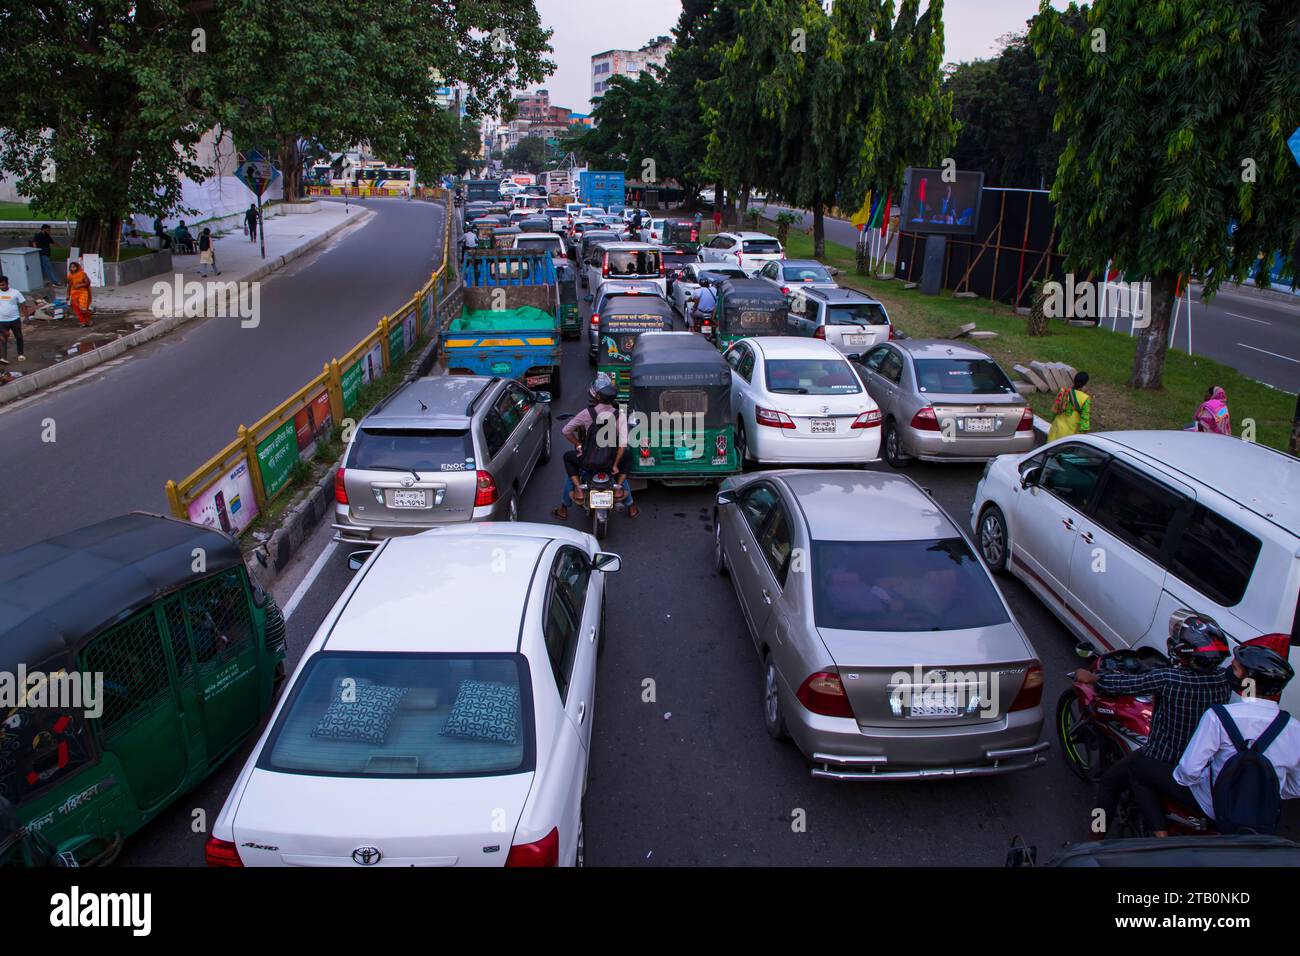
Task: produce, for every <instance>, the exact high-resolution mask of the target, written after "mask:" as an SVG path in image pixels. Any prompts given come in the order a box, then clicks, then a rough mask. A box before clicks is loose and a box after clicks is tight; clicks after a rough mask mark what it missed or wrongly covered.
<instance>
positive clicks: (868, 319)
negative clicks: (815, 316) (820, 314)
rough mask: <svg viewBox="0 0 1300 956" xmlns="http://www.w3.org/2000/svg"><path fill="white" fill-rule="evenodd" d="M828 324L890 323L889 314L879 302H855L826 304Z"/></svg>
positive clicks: (862, 324) (864, 324) (863, 324)
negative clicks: (849, 303)
mask: <svg viewBox="0 0 1300 956" xmlns="http://www.w3.org/2000/svg"><path fill="white" fill-rule="evenodd" d="M826 324H827V325H860V326H868V325H888V324H889V316H888V315H887V314H886V313H885V308H884V306H882V305H880V304H879V303H877V302H854V303H853V304H851V305H828V306H826Z"/></svg>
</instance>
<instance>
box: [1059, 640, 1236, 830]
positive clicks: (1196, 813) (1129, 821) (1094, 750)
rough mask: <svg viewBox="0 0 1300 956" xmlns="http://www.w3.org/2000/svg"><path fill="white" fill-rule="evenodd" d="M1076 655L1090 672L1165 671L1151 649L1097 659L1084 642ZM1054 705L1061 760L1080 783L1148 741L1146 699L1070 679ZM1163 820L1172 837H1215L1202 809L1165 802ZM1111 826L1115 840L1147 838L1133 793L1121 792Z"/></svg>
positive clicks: (1162, 658)
mask: <svg viewBox="0 0 1300 956" xmlns="http://www.w3.org/2000/svg"><path fill="white" fill-rule="evenodd" d="M1078 653H1079V656H1080V657H1087V658H1088V660H1089V665H1090V667H1091V669H1092V671H1093V673H1095V674H1098V675H1101V674H1106V673H1115V672H1119V673H1122V674H1141V673H1143V672H1144V671H1148V670H1152V669H1154V668H1157V667H1168V666H1169V658H1167V657H1165V655H1164V654H1161V653H1160V652H1159V651H1157V650H1156V649H1155V648H1152V647H1140V648H1137V649H1136V650H1120V651H1111V652H1110V653H1109V654H1102V655H1100V656H1099V655H1097V654H1096V653H1095V652H1094V651H1093V650H1092V648H1091V646H1089V645H1087V644H1080V645H1079V648H1078ZM1066 676H1067V677H1068V678H1070V680H1071V681H1072V686H1071V687H1070V688H1069V689H1068V690H1066V691H1065V692H1064V693H1063V694H1062V695H1061V699H1060V700H1059V701H1058V702H1057V704H1056V733H1057V736H1058V737H1059V738H1060V741H1061V752H1062V753H1063V754H1065V762H1066V765H1067V766H1069V768H1070V769H1071V770H1072V771H1074V773H1075V774H1076V775H1077V776H1078V777H1079V778H1080V779H1082V780H1087V781H1089V782H1090V783H1096V782H1097V781H1098V780H1100V779H1101V777H1102V775H1103V774H1104V773H1105V772H1106V771H1107V770H1109V769H1110V768H1111V767H1113V766H1114V765H1115V764H1117V763H1119V761H1120V760H1121V759H1123V758H1124V757H1127V756H1128V755H1129V754H1130V753H1132V752H1133V751H1135V750H1137V749H1139V748H1140V747H1142V746H1143V745H1144V744H1145V743H1146V742H1147V735H1148V734H1149V733H1150V732H1151V714H1152V710H1153V706H1154V703H1153V701H1152V699H1151V698H1150V697H1147V696H1142V697H1107V696H1105V695H1104V694H1102V693H1101V691H1100V690H1098V688H1097V685H1096V684H1085V683H1082V682H1080V681H1075V680H1074V674H1073V672H1071V673H1069V674H1067V675H1066ZM1163 802H1164V809H1165V819H1166V821H1167V823H1168V827H1167V829H1168V830H1169V832H1170V833H1171V834H1175V835H1179V836H1188V835H1194V834H1207V833H1214V832H1215V831H1214V823H1213V821H1211V820H1207V819H1206V817H1205V815H1204V814H1203V813H1202V812H1201V811H1200V808H1198V807H1195V806H1192V807H1183V806H1179V805H1177V804H1175V803H1173V802H1172V801H1169V800H1165V801H1163ZM1115 815H1116V819H1115V820H1114V821H1113V825H1111V826H1109V830H1110V835H1112V836H1117V837H1124V836H1133V837H1145V836H1150V834H1149V833H1148V832H1147V828H1146V825H1145V824H1144V822H1143V820H1142V815H1141V814H1140V813H1138V808H1137V804H1136V802H1135V801H1134V800H1133V795H1132V793H1129V792H1127V791H1126V792H1125V793H1124V794H1123V796H1121V798H1120V802H1119V806H1118V807H1117V808H1116V811H1115Z"/></svg>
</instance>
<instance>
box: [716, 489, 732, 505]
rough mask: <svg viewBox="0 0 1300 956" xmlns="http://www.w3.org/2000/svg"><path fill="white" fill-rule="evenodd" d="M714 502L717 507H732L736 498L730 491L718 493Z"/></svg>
mask: <svg viewBox="0 0 1300 956" xmlns="http://www.w3.org/2000/svg"><path fill="white" fill-rule="evenodd" d="M714 500H715V501H716V502H717V504H718V506H719V507H721V506H722V505H734V504H735V503H736V496H735V495H734V494H733V493H732V492H730V491H719V492H718V496H717V498H715V499H714Z"/></svg>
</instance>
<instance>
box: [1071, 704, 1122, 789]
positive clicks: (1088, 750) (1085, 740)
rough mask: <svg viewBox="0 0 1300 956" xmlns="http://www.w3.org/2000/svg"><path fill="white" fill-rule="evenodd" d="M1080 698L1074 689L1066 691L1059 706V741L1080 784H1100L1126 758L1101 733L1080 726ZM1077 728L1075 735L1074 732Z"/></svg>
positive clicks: (1082, 725)
mask: <svg viewBox="0 0 1300 956" xmlns="http://www.w3.org/2000/svg"><path fill="white" fill-rule="evenodd" d="M1080 707H1081V705H1080V703H1079V697H1078V695H1077V694H1076V693H1075V691H1074V689H1073V688H1069V689H1067V690H1065V691H1064V692H1063V693H1062V694H1061V697H1060V699H1059V700H1057V702H1056V737H1057V740H1058V741H1059V742H1060V744H1061V754H1062V756H1064V757H1065V763H1066V766H1068V767H1069V768H1070V770H1071V771H1072V772H1073V773H1074V775H1075V776H1076V777H1078V778H1079V779H1080V780H1086V781H1088V782H1089V783H1096V782H1097V781H1098V780H1100V779H1101V776H1102V774H1104V773H1105V772H1106V771H1107V770H1109V769H1110V768H1111V767H1112V766H1114V765H1115V763H1117V762H1118V761H1119V760H1120V758H1121V757H1123V756H1124V755H1123V754H1122V753H1121V752H1120V750H1119V747H1118V746H1117V745H1116V744H1115V743H1114V742H1112V741H1111V740H1110V738H1108V737H1107V736H1106V735H1105V734H1103V733H1102V732H1101V731H1100V730H1097V729H1096V728H1095V727H1093V726H1092V725H1091V722H1088V723H1086V724H1083V723H1080V721H1081V719H1082V714H1081V713H1080ZM1072 727H1073V728H1074V733H1071V732H1070V728H1072Z"/></svg>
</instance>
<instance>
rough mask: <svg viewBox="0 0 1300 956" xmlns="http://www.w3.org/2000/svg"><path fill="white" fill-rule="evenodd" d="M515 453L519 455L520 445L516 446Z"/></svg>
mask: <svg viewBox="0 0 1300 956" xmlns="http://www.w3.org/2000/svg"><path fill="white" fill-rule="evenodd" d="M515 453H516V454H518V453H519V446H518V445H516V446H515Z"/></svg>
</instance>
